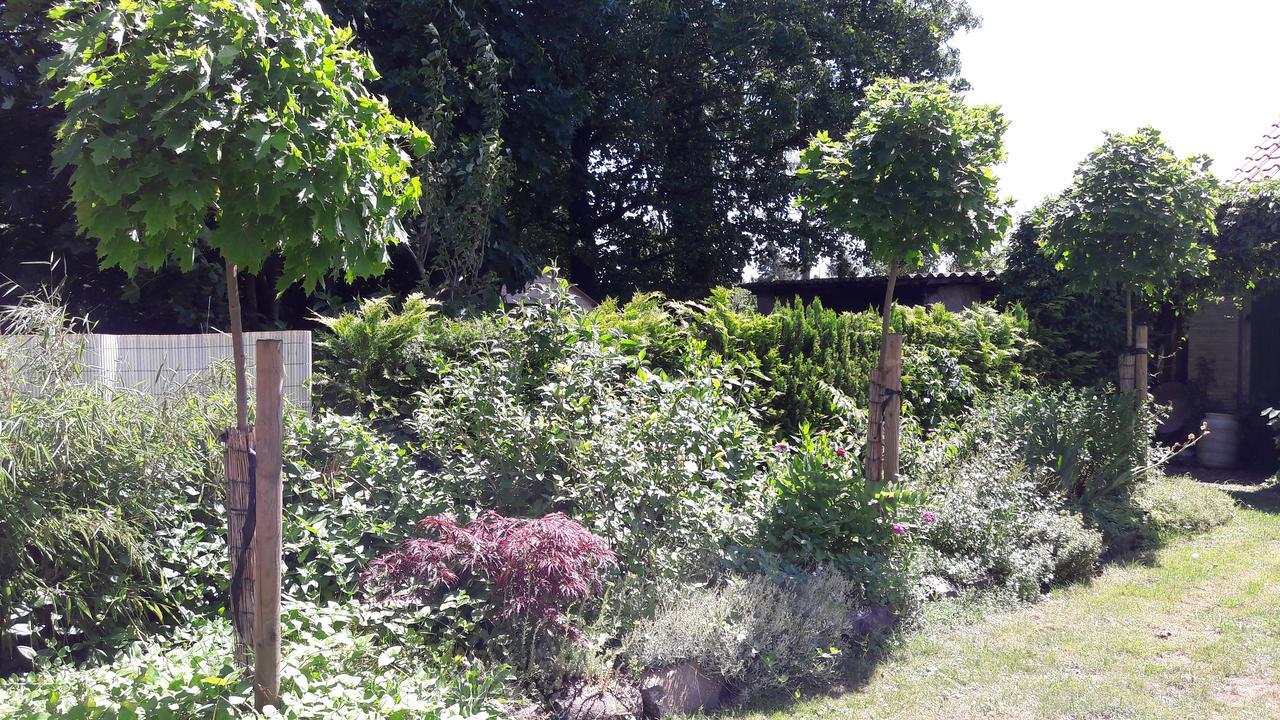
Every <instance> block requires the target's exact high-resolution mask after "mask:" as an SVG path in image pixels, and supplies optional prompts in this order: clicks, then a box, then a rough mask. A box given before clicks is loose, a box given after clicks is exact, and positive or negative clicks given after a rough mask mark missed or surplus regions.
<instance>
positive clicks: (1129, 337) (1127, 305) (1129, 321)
mask: <svg viewBox="0 0 1280 720" xmlns="http://www.w3.org/2000/svg"><path fill="white" fill-rule="evenodd" d="M1124 343H1125V345H1127V346H1129V347H1133V293H1131V292H1128V291H1126V292H1125V294H1124Z"/></svg>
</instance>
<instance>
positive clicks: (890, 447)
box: [880, 335, 902, 482]
mask: <svg viewBox="0 0 1280 720" xmlns="http://www.w3.org/2000/svg"><path fill="white" fill-rule="evenodd" d="M885 339H886V341H887V342H886V343H885V358H884V361H885V366H884V369H883V370H881V371H880V381H881V382H882V383H883V387H884V390H883V391H882V394H883V399H882V403H883V405H884V414H883V422H884V429H883V430H882V431H881V435H882V436H883V437H884V455H883V458H882V460H881V464H882V474H883V476H884V482H893V481H895V480H897V479H898V441H899V437H900V432H901V430H902V336H901V335H890V336H888V337H887V338H885Z"/></svg>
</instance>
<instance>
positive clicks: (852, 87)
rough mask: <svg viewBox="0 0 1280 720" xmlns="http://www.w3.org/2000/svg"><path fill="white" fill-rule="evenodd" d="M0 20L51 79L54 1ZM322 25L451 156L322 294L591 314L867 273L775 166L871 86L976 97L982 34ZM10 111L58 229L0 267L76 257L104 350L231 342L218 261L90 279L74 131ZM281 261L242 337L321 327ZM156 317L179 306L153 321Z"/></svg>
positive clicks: (749, 9)
mask: <svg viewBox="0 0 1280 720" xmlns="http://www.w3.org/2000/svg"><path fill="white" fill-rule="evenodd" d="M0 2H2V3H5V4H6V13H5V15H6V17H9V18H12V21H10V22H7V23H6V28H7V29H8V30H9V31H10V32H11V33H12V32H17V33H18V36H22V37H24V38H27V39H26V41H25V42H26V45H22V46H17V45H15V46H13V48H14V49H15V51H19V50H20V52H21V53H28V54H30V55H32V57H34V58H35V59H37V60H38V59H39V58H40V57H47V56H48V55H49V54H51V53H52V52H53V50H54V47H53V45H52V44H51V43H49V41H48V37H47V27H48V23H47V21H44V20H43V12H44V10H45V9H47V7H48V5H49V0H18V1H17V2H16V3H15V2H14V0H0ZM322 4H323V5H324V6H325V8H326V10H327V11H329V13H330V14H331V15H332V16H333V17H334V19H335V21H336V22H337V23H338V24H339V25H350V26H352V27H353V28H354V29H355V31H356V35H357V40H358V42H359V44H360V45H361V46H362V47H363V48H364V49H366V50H367V51H369V52H370V53H371V54H372V55H373V56H374V58H375V61H376V63H377V66H378V68H379V70H380V71H382V73H383V76H382V78H381V79H380V80H378V81H377V82H376V84H375V85H374V88H375V89H376V91H377V92H380V93H383V94H385V95H386V96H387V97H388V98H389V100H390V103H391V106H392V109H393V110H394V111H395V112H396V113H397V114H398V115H400V116H401V117H405V118H408V119H410V120H412V121H414V122H416V123H417V124H418V125H420V126H421V127H423V128H426V129H427V130H428V131H429V132H430V133H431V134H432V137H433V139H435V140H436V146H437V149H436V151H435V152H433V153H432V154H431V155H429V156H428V157H427V158H426V159H423V160H419V161H418V162H417V164H416V165H415V173H416V174H418V175H420V176H422V177H424V178H430V179H431V182H429V183H428V187H427V190H426V192H425V195H424V198H423V214H422V215H421V216H420V217H418V218H415V219H414V220H412V221H410V222H409V223H407V227H406V230H407V231H408V235H407V242H406V243H405V244H403V245H401V246H398V247H397V248H396V249H394V250H393V252H392V255H391V261H392V268H391V271H390V272H389V273H388V274H387V275H385V276H384V278H383V279H382V280H380V281H378V282H377V283H375V284H373V285H368V284H359V285H357V286H354V287H352V286H348V285H347V284H346V283H344V282H343V281H342V278H335V279H330V280H328V281H327V282H326V284H325V288H324V291H325V295H324V297H323V298H322V299H321V300H319V302H322V303H323V302H338V303H341V302H344V301H346V300H347V299H349V298H351V297H352V296H354V295H358V294H367V293H370V292H380V291H385V290H388V289H390V290H392V291H395V292H400V293H405V292H408V291H410V290H415V289H424V288H425V289H428V290H429V291H436V290H439V289H441V288H443V289H445V291H446V294H447V295H449V296H452V297H454V298H456V299H465V298H466V297H469V296H472V295H474V294H475V293H477V292H479V291H482V290H484V289H485V288H486V287H494V286H498V285H501V284H503V283H506V284H507V285H515V284H518V283H519V282H520V281H521V280H522V279H524V278H527V277H528V276H529V275H531V274H532V273H533V272H535V271H536V269H537V268H540V267H542V266H543V265H544V264H545V263H547V262H555V263H557V264H559V265H560V266H561V267H562V268H564V269H565V270H566V271H567V272H568V274H569V275H570V277H571V279H572V280H573V281H574V282H576V283H578V284H580V285H581V286H583V287H584V288H585V289H587V290H588V292H590V293H591V294H593V295H597V296H601V295H604V294H609V293H613V294H621V295H626V294H629V293H630V292H632V291H633V290H635V289H656V290H663V291H666V292H668V293H670V294H672V295H675V296H696V295H699V294H701V293H703V292H704V291H705V290H706V289H707V288H708V287H710V286H712V285H715V284H718V283H724V282H733V281H736V280H737V279H738V278H739V277H740V273H741V271H742V269H743V267H744V266H745V265H746V264H747V263H748V262H749V261H751V260H753V259H757V258H759V259H761V260H764V261H766V262H776V263H778V264H780V265H783V264H785V265H786V266H787V267H791V268H795V269H796V272H798V273H803V272H804V271H805V270H806V269H807V268H811V267H814V266H815V265H817V264H818V263H819V262H822V261H826V263H827V264H828V266H829V267H830V268H831V269H832V270H834V271H836V272H852V271H854V270H856V269H858V268H861V267H864V266H865V264H866V262H867V258H866V256H865V254H864V253H863V252H862V251H861V248H859V247H858V246H857V244H856V243H854V244H851V243H848V242H845V240H846V238H843V237H841V236H840V234H839V233H838V232H836V231H834V230H833V229H832V228H830V227H829V226H827V225H825V224H823V223H820V222H816V221H815V219H814V218H813V217H811V216H810V215H809V214H807V213H797V212H796V211H795V209H794V206H793V204H792V201H793V199H794V195H795V190H796V187H795V180H794V178H793V177H791V176H790V174H789V173H786V172H779V171H778V168H780V167H784V166H785V165H786V162H787V160H788V158H790V159H791V160H792V161H794V158H795V156H796V154H797V153H798V151H799V150H801V149H803V147H804V146H805V143H806V142H807V139H808V138H809V137H811V136H812V135H813V134H814V133H815V132H817V131H818V130H820V129H822V128H825V127H841V126H848V125H849V124H850V123H851V122H852V119H853V117H854V116H856V114H857V113H858V112H859V110H860V108H861V105H862V96H863V94H864V93H865V90H866V86H867V85H868V84H869V83H870V82H871V79H872V78H875V77H878V76H882V75H888V76H895V77H905V78H913V79H940V80H945V81H948V82H951V83H952V84H960V83H961V81H960V80H959V79H958V78H957V71H958V60H957V56H956V54H955V52H954V51H953V50H952V49H951V48H950V47H949V45H948V43H949V42H950V40H951V39H952V38H953V37H954V36H955V35H956V34H957V33H959V32H963V31H964V30H966V29H968V28H971V27H974V26H975V25H976V19H975V17H974V15H973V14H972V12H971V11H970V10H969V8H968V6H967V5H966V4H965V3H964V2H963V0H866V1H859V2H832V1H831V0H825V1H822V2H819V1H817V0H797V1H794V2H792V1H788V2H783V1H781V0H748V1H747V2H740V3H722V2H711V1H710V0H697V1H694V2H686V3H670V2H660V1H658V0H626V1H624V2H612V1H610V2H605V0H549V1H538V2H534V1H532V0H524V1H516V0H451V1H448V2H437V1H435V0H432V1H430V2H428V1H426V0H323V2H322ZM10 10H14V12H10ZM24 18H25V19H24ZM15 37H16V36H15ZM18 54H20V53H19V52H15V53H14V54H13V55H4V56H3V59H4V61H5V62H6V63H9V64H8V65H6V69H11V68H16V69H18V70H22V72H16V73H15V74H14V77H16V78H19V79H20V82H19V83H18V85H20V86H21V88H23V91H24V92H27V93H28V94H29V95H31V96H32V97H35V96H38V95H39V94H40V93H44V92H46V91H45V90H44V88H42V87H41V86H40V85H39V84H38V82H37V79H36V78H35V76H34V75H33V74H32V73H30V72H27V71H26V69H27V68H29V67H30V66H31V62H29V61H21V60H17V59H15V57H16V55H18ZM7 77H8V76H7V75H5V73H0V82H6V83H7V82H8V81H7V79H6V78H7ZM15 87H16V86H15ZM6 96H8V86H7V85H6ZM14 107H17V108H18V109H17V110H14V111H13V113H12V114H11V115H9V116H8V117H9V118H13V117H15V116H21V118H22V119H23V122H30V123H35V125H34V126H33V127H32V129H31V132H30V133H29V134H27V137H28V138H29V139H30V142H29V143H28V144H29V145H30V147H31V152H30V153H29V154H28V155H27V157H30V158H32V159H33V161H32V162H33V163H34V164H35V165H36V166H39V172H38V173H36V174H35V175H34V176H25V175H21V172H22V168H23V167H24V165H23V164H22V163H21V162H18V161H17V159H16V153H15V154H14V155H11V157H13V158H14V159H11V160H7V161H5V162H7V164H6V165H5V166H3V167H0V182H9V181H10V180H14V179H18V178H23V179H22V182H29V181H30V180H29V179H28V178H31V177H34V178H36V182H39V183H41V184H43V185H44V186H45V187H46V189H47V191H42V192H40V193H38V194H37V195H35V197H38V198H41V199H43V201H44V204H43V207H44V208H45V211H44V212H45V213H46V217H45V218H44V219H39V218H38V217H37V215H38V214H37V213H34V212H29V211H23V212H20V213H17V214H16V215H14V216H13V218H14V219H13V220H12V221H11V222H10V221H9V220H8V219H7V218H6V221H5V222H6V226H5V227H0V233H4V234H5V236H6V238H23V239H24V240H23V241H22V242H15V243H6V244H3V245H0V267H3V268H5V269H6V270H11V269H14V268H24V267H27V266H23V265H21V263H22V262H26V261H41V260H46V259H47V258H48V257H49V251H50V249H51V248H52V249H55V250H56V252H57V254H58V255H59V256H61V257H65V258H67V259H68V262H67V263H66V265H65V267H67V268H68V274H69V277H68V280H69V282H68V285H69V286H79V285H81V284H83V283H84V281H85V280H92V281H93V282H96V283H97V285H96V290H95V291H94V292H93V293H92V294H91V295H87V296H86V297H85V298H84V300H85V303H86V305H87V306H81V305H79V304H78V303H73V306H74V307H75V308H76V309H77V310H93V311H94V312H93V313H92V314H93V315H95V316H96V317H99V318H102V319H103V321H104V325H103V327H104V329H109V330H117V331H119V330H126V329H130V328H141V327H145V328H146V329H150V330H156V331H159V330H162V329H169V330H171V329H174V328H202V327H208V326H211V325H212V326H221V325H223V324H224V323H225V316H224V315H223V314H222V313H221V312H220V311H219V310H218V302H217V301H216V300H215V301H214V302H212V303H211V302H210V301H209V299H208V298H209V297H210V295H209V294H210V293H211V292H212V293H216V292H218V288H219V287H220V286H221V269H220V264H219V263H217V255H216V253H214V252H212V251H211V250H207V249H206V250H205V252H203V253H201V254H199V255H198V256H197V257H196V258H195V260H194V262H195V265H194V267H195V268H196V269H197V270H199V271H200V272H199V274H197V275H195V276H186V277H184V276H183V275H182V274H181V273H180V268H179V267H178V266H177V264H176V263H174V264H170V265H168V266H166V268H163V269H161V270H159V271H151V270H141V271H139V272H138V273H136V274H134V275H133V276H132V277H127V276H126V275H125V274H124V273H122V272H118V271H114V270H105V271H100V270H99V269H98V268H97V267H96V252H95V249H94V248H93V246H92V244H91V243H85V242H84V241H83V240H81V239H78V238H77V237H76V236H75V233H74V231H73V229H72V228H73V223H72V221H71V217H70V215H69V214H68V213H67V211H66V210H65V209H64V207H63V204H62V199H65V198H66V189H65V182H66V175H65V173H64V174H61V175H59V174H57V173H53V172H51V171H50V169H49V167H48V166H47V165H42V163H43V161H42V160H41V158H43V157H46V153H47V151H48V149H49V147H50V146H51V145H52V139H51V137H52V135H51V132H52V130H51V128H52V127H53V125H54V124H55V123H56V122H57V118H58V116H59V114H60V113H59V111H58V110H57V109H56V108H50V107H48V106H47V105H42V104H41V103H40V101H39V99H38V98H36V99H35V100H29V101H28V102H26V103H18V104H16V105H15V106H14ZM24 142H26V140H24ZM41 145H43V149H42V148H41ZM28 164H30V163H28ZM6 195H7V193H6ZM0 202H5V200H3V199H0ZM7 217H8V216H7ZM59 227H61V228H62V230H61V232H62V235H61V237H62V238H65V242H64V243H63V244H62V245H58V246H52V245H51V244H50V243H49V242H48V241H47V240H48V237H49V236H50V230H49V228H59ZM24 243H25V244H24ZM770 258H774V259H776V260H770ZM280 262H281V261H280V259H279V258H278V257H273V258H272V259H270V260H269V261H268V262H267V263H265V264H264V267H263V268H262V270H261V271H260V272H259V273H256V274H254V276H253V277H252V278H249V279H248V280H245V278H243V277H242V281H243V282H242V284H245V283H246V282H247V284H248V287H246V294H245V314H246V318H247V322H248V324H249V326H250V327H262V326H270V325H288V324H296V323H298V322H300V321H302V320H303V319H304V318H305V317H306V315H307V313H308V303H309V301H308V300H307V297H306V295H305V294H304V293H303V292H301V291H299V290H297V289H293V290H290V291H288V292H287V293H286V294H285V295H284V296H283V297H282V298H277V296H276V282H277V279H278V278H279V277H281V276H282V275H283V268H282V266H281V265H280ZM27 272H29V273H30V277H29V278H28V280H29V281H32V282H34V281H35V280H38V279H40V277H42V276H41V275H40V273H41V272H42V271H41V269H39V268H36V267H34V266H32V267H31V268H30V269H28V271H27ZM45 274H47V273H45ZM99 276H100V279H99ZM192 280H195V282H192ZM151 297H166V298H167V299H170V298H177V300H176V301H169V302H167V303H166V304H167V305H168V306H169V307H170V308H172V313H168V312H166V314H165V316H164V317H162V318H161V317H160V316H153V317H155V318H156V319H155V321H154V322H151V323H150V324H148V323H149V319H148V316H147V312H148V311H147V308H148V307H149V306H150V305H151V303H149V302H148V299H149V298H151ZM315 302H317V301H316V300H312V301H310V303H312V304H314V303H315ZM170 315H171V316H170Z"/></svg>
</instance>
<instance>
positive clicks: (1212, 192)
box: [1040, 128, 1217, 332]
mask: <svg viewBox="0 0 1280 720" xmlns="http://www.w3.org/2000/svg"><path fill="white" fill-rule="evenodd" d="M1216 191H1217V182H1216V180H1215V179H1214V177H1213V175H1212V174H1211V173H1210V172H1209V160H1208V158H1207V157H1204V156H1193V157H1187V158H1180V157H1178V155H1177V154H1176V153H1175V152H1174V151H1173V149H1172V148H1170V147H1169V146H1168V144H1166V143H1165V141H1164V139H1163V138H1162V137H1161V136H1160V132H1159V131H1157V130H1155V129H1153V128H1142V129H1140V130H1138V132H1136V133H1134V134H1132V135H1125V134H1120V133H1108V134H1107V136H1106V140H1105V141H1104V142H1103V143H1102V145H1101V146H1100V147H1098V148H1097V149H1096V150H1094V151H1093V152H1091V153H1089V156H1088V157H1087V158H1085V160H1084V162H1082V163H1081V164H1080V166H1079V167H1078V168H1077V169H1076V172H1075V179H1074V180H1073V181H1072V184H1071V186H1070V187H1069V188H1067V190H1066V191H1064V192H1063V193H1062V194H1061V195H1059V196H1057V197H1056V198H1055V199H1053V200H1051V201H1050V202H1049V203H1048V205H1047V208H1046V212H1045V214H1044V218H1043V223H1042V231H1041V234H1040V245H1041V249H1042V250H1043V251H1044V253H1045V254H1046V255H1047V256H1048V257H1049V258H1050V259H1052V260H1053V261H1054V263H1055V265H1056V266H1057V268H1058V269H1060V270H1062V271H1063V272H1064V273H1065V274H1066V276H1067V278H1068V279H1069V281H1070V282H1071V283H1072V284H1073V285H1074V286H1075V287H1076V288H1078V289H1080V290H1084V291H1089V290H1095V289H1107V290H1117V291H1120V292H1122V293H1124V294H1125V297H1126V298H1129V297H1131V296H1136V297H1137V298H1138V299H1140V300H1146V301H1149V302H1163V301H1171V300H1174V299H1175V296H1177V295H1179V294H1180V293H1181V292H1182V291H1183V290H1184V289H1185V287H1186V281H1187V279H1188V278H1194V277H1198V276H1202V275H1203V274H1204V273H1205V271H1206V269H1207V268H1208V264H1209V261H1210V259H1211V258H1212V252H1211V250H1210V248H1209V246H1208V245H1207V244H1206V243H1205V242H1204V235H1205V234H1206V233H1212V232H1213V231H1214V222H1213V212H1214V206H1215V196H1216ZM1127 302H1128V301H1127ZM1129 314H1130V315H1131V314H1132V313H1129ZM1128 324H1129V325H1130V326H1132V318H1130V319H1129V321H1128ZM1129 332H1132V329H1131V328H1130V331H1129Z"/></svg>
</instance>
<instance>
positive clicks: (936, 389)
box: [588, 289, 1029, 434]
mask: <svg viewBox="0 0 1280 720" xmlns="http://www.w3.org/2000/svg"><path fill="white" fill-rule="evenodd" d="M636 302H638V303H639V307H638V308H637V309H635V310H634V311H633V310H632V309H631V308H630V306H629V305H628V306H623V307H622V308H621V309H619V308H617V307H616V306H613V305H610V306H608V307H606V308H604V309H597V310H596V311H594V312H593V313H592V314H591V315H589V316H588V318H589V319H590V322H592V323H593V324H594V326H595V327H608V326H610V325H611V324H613V326H614V328H615V332H616V334H618V335H619V336H621V337H624V338H627V339H628V341H629V345H627V346H624V348H623V349H624V350H629V349H630V348H637V349H643V350H644V351H645V352H646V353H649V349H650V348H653V347H655V346H658V347H661V348H664V349H663V350H661V351H660V352H659V353H658V354H657V357H658V358H659V359H660V360H665V361H666V362H671V361H672V360H673V359H674V358H676V357H678V355H677V354H676V353H675V352H674V351H673V350H672V349H671V347H670V345H669V344H668V343H670V342H672V339H675V340H677V341H678V340H681V339H684V338H688V339H687V340H684V342H685V343H686V344H692V345H693V346H694V347H695V349H696V350H697V351H698V352H699V353H704V352H706V353H711V354H713V355H715V356H718V358H719V360H720V361H722V362H723V363H724V364H725V365H728V366H731V367H734V368H738V369H740V370H746V371H748V376H756V375H758V376H759V377H762V378H763V379H764V380H763V382H760V383H758V384H756V385H755V386H754V387H753V389H752V392H751V394H750V396H749V400H750V402H751V404H752V405H753V406H755V407H757V408H759V409H760V412H761V414H762V416H763V418H764V420H765V421H766V423H767V424H768V425H770V426H774V427H776V428H777V429H778V430H780V431H781V432H782V433H783V434H794V433H795V432H798V431H799V429H800V426H801V425H802V424H805V423H808V424H809V425H811V426H812V427H814V428H816V429H832V428H835V427H839V426H840V425H842V424H844V422H845V415H846V413H845V411H844V407H843V406H844V405H846V404H852V405H854V406H859V407H860V406H863V405H865V403H866V397H867V379H868V377H869V373H870V371H871V369H872V368H873V367H874V366H875V365H876V363H877V361H878V357H879V355H878V354H879V334H880V319H879V317H878V316H877V315H876V314H875V313H874V312H872V311H867V312H862V313H841V312H836V311H834V310H828V309H826V308H824V307H822V304H821V302H818V301H815V302H812V303H808V304H806V303H803V302H801V301H799V300H797V301H794V302H792V303H789V304H787V303H784V304H782V305H780V306H778V307H777V308H775V309H774V311H773V312H772V313H770V314H767V315H762V314H758V313H754V312H744V311H742V310H740V309H738V307H739V306H738V305H737V304H735V303H734V301H733V297H732V295H731V293H729V292H728V291H726V290H723V289H721V290H718V291H716V292H715V293H713V294H712V295H711V297H710V298H708V299H707V301H706V303H705V304H702V305H696V304H688V303H685V304H668V305H666V306H663V305H661V304H660V303H657V302H656V301H655V299H654V298H653V297H651V296H645V297H643V298H640V299H639V300H638V301H636ZM663 308H666V315H665V318H664V317H663V315H662V313H661V311H662V309H663ZM636 318H643V322H640V321H638V320H636ZM1026 327H1027V326H1026V318H1025V316H1024V315H1021V314H1019V313H1018V312H1016V311H1014V312H1007V313H1000V312H996V311H995V310H994V309H992V308H991V307H988V306H982V305H979V306H975V307H973V308H969V309H966V310H964V311H963V312H959V313H951V312H948V311H947V310H945V309H944V308H943V307H942V306H940V305H935V306H932V307H929V308H919V307H908V308H896V309H895V310H894V319H893V323H892V328H893V329H894V331H895V332H900V333H902V334H903V336H904V351H903V352H904V355H903V396H904V400H905V403H906V410H905V412H906V413H907V414H908V415H912V416H914V417H915V419H916V421H917V423H918V425H919V426H920V427H921V429H922V430H927V429H929V428H931V427H936V426H938V425H940V424H942V423H943V422H944V421H945V420H947V419H950V418H955V417H958V416H960V415H962V414H963V413H964V411H965V409H966V407H967V405H968V403H969V402H970V401H971V400H972V398H973V397H975V396H976V395H977V394H978V393H985V392H993V391H997V390H1002V389H1008V388H1016V387H1020V386H1021V385H1023V384H1025V383H1026V381H1027V378H1026V376H1025V374H1024V372H1023V369H1022V365H1021V361H1022V354H1023V353H1024V352H1025V350H1026V347H1027V346H1028V345H1029V343H1028V342H1027V337H1026ZM666 369H668V370H670V371H673V372H674V371H678V370H679V369H680V366H679V365H678V364H672V365H669V366H666Z"/></svg>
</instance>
